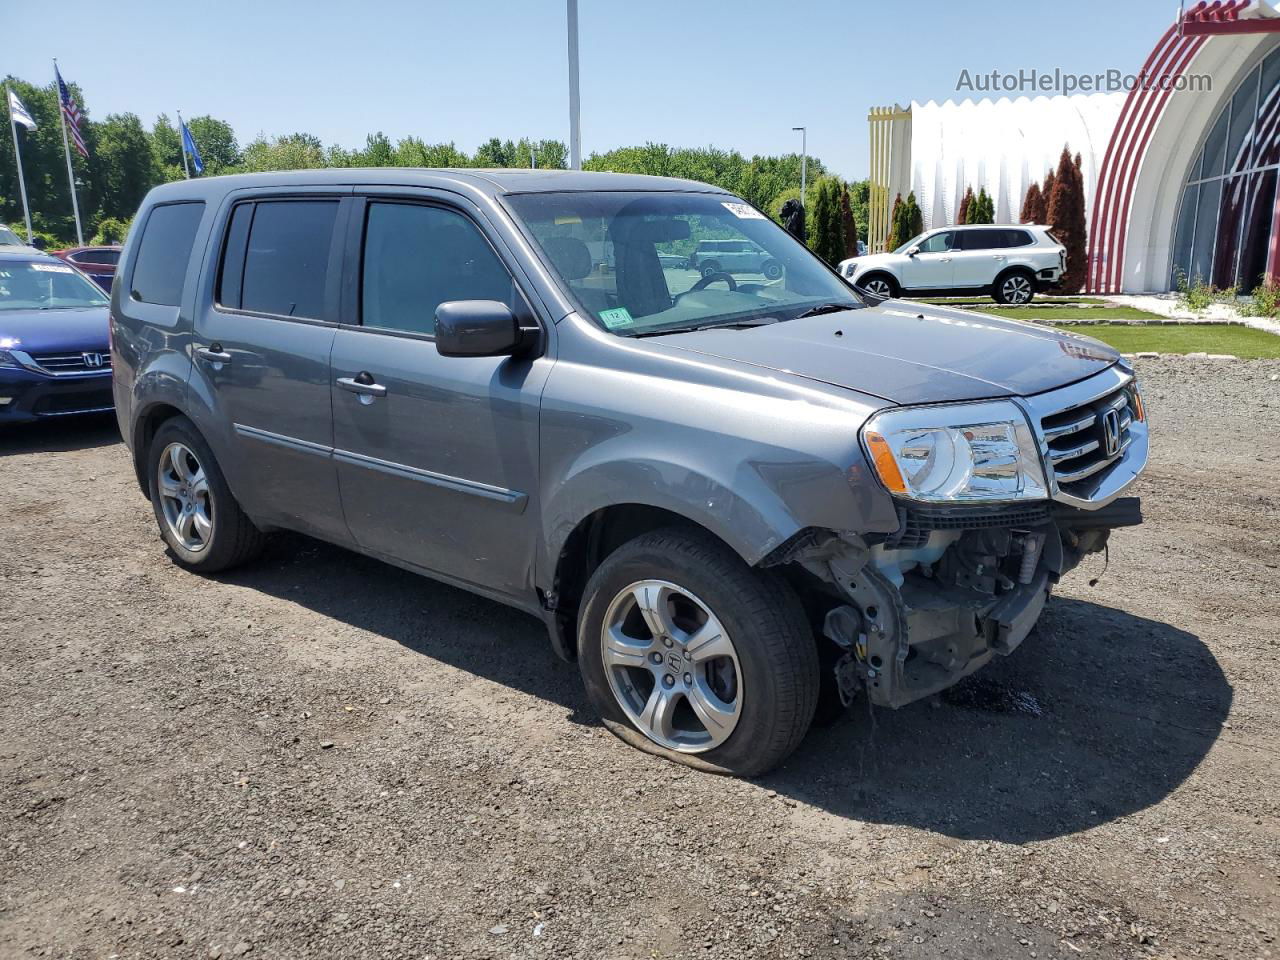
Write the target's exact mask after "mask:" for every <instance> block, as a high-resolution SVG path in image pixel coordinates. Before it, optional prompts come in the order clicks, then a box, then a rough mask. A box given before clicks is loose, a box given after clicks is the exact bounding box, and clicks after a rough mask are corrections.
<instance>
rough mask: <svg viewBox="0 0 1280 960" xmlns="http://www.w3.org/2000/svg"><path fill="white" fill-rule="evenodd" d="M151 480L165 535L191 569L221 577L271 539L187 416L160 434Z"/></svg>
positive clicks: (150, 456)
mask: <svg viewBox="0 0 1280 960" xmlns="http://www.w3.org/2000/svg"><path fill="white" fill-rule="evenodd" d="M147 477H148V478H149V484H150V491H151V507H152V510H153V511H154V513H155V517H156V523H157V524H158V525H159V527H160V536H161V538H162V539H163V540H164V542H165V543H166V544H168V546H169V549H170V550H171V551H172V552H173V556H174V558H175V559H176V560H177V561H178V563H179V564H181V565H182V566H184V567H186V568H187V569H188V570H194V571H196V572H198V573H216V572H218V571H219V570H228V569H230V568H231V567H235V566H239V565H240V564H242V563H246V562H248V561H249V560H252V559H253V558H254V557H256V556H257V555H258V554H259V553H261V552H262V547H263V544H264V543H265V542H266V537H265V536H264V535H263V533H262V531H260V530H259V529H258V528H257V527H255V526H254V525H253V521H251V520H250V519H249V518H248V517H247V516H245V513H244V511H243V510H241V509H240V504H239V503H237V502H236V498H235V497H234V496H232V495H231V488H230V487H228V486H227V481H226V478H225V477H223V475H222V470H221V469H220V468H219V466H218V462H217V460H215V459H214V456H213V451H212V450H211V449H210V448H209V444H208V443H206V442H205V439H204V437H202V436H201V435H200V431H198V430H197V429H196V428H195V424H193V423H192V422H191V421H190V420H188V419H187V418H186V417H174V418H173V419H172V420H166V421H165V422H164V423H163V424H161V425H160V429H159V430H157V431H156V435H155V437H154V438H153V439H152V441H151V447H150V449H149V450H148V451H147Z"/></svg>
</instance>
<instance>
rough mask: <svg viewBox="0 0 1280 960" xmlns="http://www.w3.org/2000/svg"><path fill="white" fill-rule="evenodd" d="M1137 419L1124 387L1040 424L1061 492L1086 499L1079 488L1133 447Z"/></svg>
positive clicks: (1050, 462) (1132, 403)
mask: <svg viewBox="0 0 1280 960" xmlns="http://www.w3.org/2000/svg"><path fill="white" fill-rule="evenodd" d="M1135 416H1136V410H1135V407H1134V400H1133V393H1132V388H1131V386H1130V385H1129V384H1125V385H1124V386H1122V387H1119V388H1118V389H1116V390H1113V391H1111V392H1110V393H1107V394H1105V395H1104V396H1101V397H1099V398H1097V399H1096V400H1092V401H1090V402H1089V403H1086V404H1083V405H1081V406H1078V407H1073V408H1071V409H1069V410H1064V411H1062V412H1060V413H1055V414H1053V415H1051V416H1047V417H1045V418H1044V419H1043V420H1041V422H1040V426H1041V432H1042V435H1043V437H1044V441H1045V444H1046V445H1047V457H1048V461H1049V465H1050V466H1051V468H1052V469H1053V472H1054V475H1055V477H1056V478H1057V481H1058V489H1060V490H1062V491H1065V492H1066V493H1069V494H1079V495H1081V496H1085V495H1086V494H1085V492H1084V491H1083V490H1082V489H1078V485H1080V484H1082V482H1083V481H1085V480H1088V479H1089V478H1091V477H1093V476H1094V475H1095V474H1099V473H1102V472H1103V471H1104V470H1106V469H1107V468H1108V467H1110V466H1111V465H1112V464H1114V463H1115V462H1116V461H1118V460H1119V459H1120V458H1121V457H1123V456H1124V453H1125V451H1126V450H1128V449H1129V445H1130V444H1132V443H1133V431H1132V427H1133V421H1134V417H1135Z"/></svg>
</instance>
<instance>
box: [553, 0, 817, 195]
mask: <svg viewBox="0 0 1280 960" xmlns="http://www.w3.org/2000/svg"><path fill="white" fill-rule="evenodd" d="M570 2H572V0H570ZM791 129H792V130H799V131H800V206H802V207H803V206H804V191H805V187H806V186H807V185H808V184H807V183H806V180H807V174H808V172H809V171H808V165H809V128H808V127H792V128H791Z"/></svg>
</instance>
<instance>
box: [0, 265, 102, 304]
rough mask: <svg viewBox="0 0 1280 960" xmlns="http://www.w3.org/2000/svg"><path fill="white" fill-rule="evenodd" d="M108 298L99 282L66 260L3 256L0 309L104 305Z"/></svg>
mask: <svg viewBox="0 0 1280 960" xmlns="http://www.w3.org/2000/svg"><path fill="white" fill-rule="evenodd" d="M109 302H110V301H109V300H108V299H107V297H106V295H105V294H103V292H102V290H101V289H99V287H98V286H97V285H96V284H94V283H93V282H92V281H91V280H86V279H85V278H84V277H82V276H81V275H80V274H78V273H76V271H75V270H73V269H71V267H68V266H67V265H66V264H64V263H40V262H37V261H31V260H0V310H62V309H67V308H71V307H105V306H106V305H107V304H108V303H109Z"/></svg>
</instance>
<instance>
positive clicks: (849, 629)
mask: <svg viewBox="0 0 1280 960" xmlns="http://www.w3.org/2000/svg"><path fill="white" fill-rule="evenodd" d="M135 224H136V225H135V227H134V229H133V230H132V232H131V233H130V237H129V241H128V244H127V245H126V247H125V249H124V253H123V256H122V258H121V262H120V268H119V273H118V277H119V279H118V282H117V283H116V284H115V287H114V291H113V295H112V310H111V312H112V334H113V363H114V391H115V400H116V409H117V411H118V415H119V419H120V426H121V430H122V432H123V434H124V437H125V438H126V440H127V442H128V445H129V449H130V451H131V455H132V459H133V465H134V467H135V469H136V472H137V478H138V484H139V487H140V488H141V490H142V492H143V493H144V494H145V495H146V496H147V497H148V498H149V499H150V502H151V506H152V509H153V512H154V514H155V520H156V523H157V525H158V527H159V530H160V533H161V535H162V537H163V538H164V541H165V543H166V544H167V546H168V548H169V550H170V551H171V553H172V556H173V558H174V560H175V561H176V562H178V563H179V564H181V565H183V566H185V567H187V568H189V569H191V570H194V571H197V572H201V573H212V572H214V571H218V570H225V569H227V568H229V567H232V566H235V565H237V564H241V563H244V562H246V561H248V560H250V559H251V558H253V557H254V556H255V555H256V554H257V553H258V551H259V550H260V548H261V546H262V544H263V540H264V537H266V536H268V535H269V534H270V533H271V531H273V530H283V529H287V530H293V531H299V532H301V533H304V534H309V535H311V536H313V537H318V538H321V539H323V540H327V541H330V542H332V543H336V544H340V545H342V546H344V547H348V548H350V549H352V550H356V551H359V552H361V553H364V554H367V555H369V556H371V557H376V558H379V559H382V560H385V561H387V562H389V563H393V564H396V565H399V566H402V567H405V568H407V569H410V570H413V571H417V572H419V573H422V574H425V575H428V576H431V577H435V578H437V579H439V580H443V581H445V582H447V583H451V584H454V585H456V586H458V587H461V588H463V589H466V590H471V591H474V592H476V593H479V594H482V595H484V596H486V597H490V598H492V599H494V600H497V601H499V602H502V603H506V604H510V605H512V606H515V607H518V608H520V609H522V610H526V611H529V612H530V613H533V614H536V615H537V616H539V617H541V618H542V620H543V622H544V623H545V624H546V628H547V633H548V636H549V638H550V642H551V645H552V647H553V648H554V649H555V651H556V652H557V653H558V654H559V655H560V656H562V657H563V658H565V659H566V660H576V661H577V663H578V667H579V670H580V671H581V674H582V680H583V682H584V684H585V686H586V690H587V693H588V695H589V698H590V700H591V703H592V704H593V705H594V707H595V709H596V710H597V711H598V712H599V714H600V716H601V717H602V718H603V720H604V722H605V723H606V724H607V725H608V726H609V728H610V729H612V730H613V731H615V732H616V733H617V734H618V735H619V736H621V737H622V738H624V739H626V740H627V741H629V742H631V743H633V744H635V745H637V746H639V747H642V748H643V749H646V750H648V751H650V752H653V753H656V754H660V755H662V756H666V757H669V758H672V759H676V760H680V761H682V762H686V763H689V764H691V765H694V766H697V767H700V768H702V769H709V770H716V771H722V772H731V773H735V774H740V775H755V774H759V773H761V772H763V771H765V770H768V769H769V768H771V767H773V766H775V765H776V764H778V763H779V762H781V761H782V760H783V759H784V758H785V757H786V756H787V755H788V754H789V753H790V752H791V751H792V750H793V749H794V748H795V747H796V745H797V744H798V743H799V742H800V740H801V739H802V738H803V737H804V735H805V732H806V730H807V729H808V727H809V724H810V721H811V720H812V718H813V716H814V713H815V709H816V706H817V704H818V702H819V700H820V699H825V700H827V701H829V702H830V703H832V704H833V705H839V704H844V705H849V704H853V703H855V702H857V701H862V700H865V701H869V702H870V703H871V704H875V705H879V706H888V707H898V706H901V705H903V704H906V703H910V702H912V701H914V700H918V699H920V698H922V697H926V696H928V695H930V694H933V693H935V692H937V691H939V690H941V689H943V688H945V687H947V686H948V685H950V684H953V683H955V682H956V681H958V680H959V679H960V678H962V677H964V676H965V675H967V674H969V673H972V672H973V671H974V670H977V669H978V668H980V667H981V666H982V665H983V664H985V663H987V662H988V661H989V660H991V658H992V657H995V656H1004V655H1008V654H1010V653H1012V652H1013V651H1014V649H1015V648H1017V647H1018V645H1019V644H1021V643H1022V642H1023V640H1024V638H1026V637H1027V636H1028V634H1029V633H1030V631H1031V628H1032V626H1033V625H1034V624H1035V622H1036V619H1037V617H1038V616H1039V615H1040V612H1041V610H1042V609H1043V607H1044V605H1045V602H1046V600H1047V598H1048V596H1049V592H1050V590H1051V589H1052V587H1053V585H1054V584H1055V583H1056V582H1057V581H1058V580H1059V578H1061V577H1062V576H1063V574H1065V573H1066V572H1067V571H1068V570H1070V569H1071V568H1072V567H1074V566H1075V565H1076V564H1077V563H1079V561H1080V560H1081V558H1082V557H1084V556H1085V555H1086V554H1089V553H1093V552H1097V551H1100V550H1102V549H1103V548H1104V547H1105V546H1106V545H1107V541H1108V537H1109V536H1110V533H1111V530H1112V529H1113V528H1116V527H1122V526H1128V525H1132V524H1136V523H1138V522H1140V521H1141V514H1140V511H1139V505H1138V501H1137V500H1136V499H1135V498H1131V497H1129V498H1127V497H1122V496H1121V494H1122V493H1123V492H1124V491H1125V489H1126V488H1127V487H1128V486H1129V485H1130V483H1131V482H1132V481H1133V480H1134V478H1135V477H1137V475H1138V474H1139V472H1140V471H1141V470H1142V468H1143V466H1144V465H1145V462H1146V458H1147V425H1146V420H1145V414H1144V411H1143V407H1142V401H1141V397H1140V394H1139V392H1138V386H1137V383H1136V381H1135V378H1134V374H1133V371H1132V370H1131V369H1130V368H1129V367H1128V366H1126V365H1125V364H1124V363H1123V362H1122V361H1121V359H1120V357H1119V356H1118V355H1117V354H1116V352H1115V351H1114V350H1112V349H1111V348H1109V347H1106V346H1104V345H1102V344H1100V343H1098V342H1097V341H1094V340H1090V339H1088V338H1085V337H1079V336H1074V335H1070V334H1062V333H1057V332H1054V331H1051V330H1047V329H1044V328H1037V327H1033V326H1030V325H1026V324H1022V323H1017V322H1012V321H1003V320H999V319H994V318H989V317H983V316H980V315H975V314H973V313H964V312H959V311H954V310H948V309H940V308H939V309H935V308H929V307H923V306H919V305H915V304H906V303H901V302H895V301H887V302H886V301H882V300H880V299H878V298H872V297H870V296H867V295H865V294H857V293H855V292H854V291H853V290H852V289H851V288H850V287H849V286H848V285H847V284H846V283H845V282H844V281H843V280H842V279H841V278H840V277H839V275H838V274H837V273H835V272H834V271H832V270H831V269H830V268H828V267H827V266H826V265H824V264H823V263H822V262H821V261H820V260H818V259H817V258H816V257H814V256H813V255H812V254H811V253H810V252H809V251H808V250H806V249H805V247H804V246H803V245H801V244H799V243H798V242H796V241H795V240H794V239H793V238H792V237H791V236H790V235H789V234H787V233H786V232H785V231H783V230H782V229H781V228H780V227H778V226H777V225H776V224H774V223H773V222H772V221H771V220H769V219H768V218H766V217H765V216H763V215H762V214H761V213H760V212H759V211H757V210H756V209H755V208H754V207H752V206H750V205H749V204H747V203H745V202H743V201H742V200H741V199H739V198H737V197H735V196H732V195H730V194H728V193H725V192H723V191H720V190H717V189H715V188H712V187H708V186H706V185H704V184H698V183H692V182H685V181H676V180H667V179H659V178H650V177H640V176H623V175H612V174H600V173H578V172H568V171H542V170H539V171H536V172H524V171H510V172H498V171H484V170H475V171H465V172H464V171H431V170H397V169H389V170H353V169H342V170H338V169H334V170H308V171H297V172H292V173H279V174H260V175H250V176H234V177H212V178H201V179H198V180H189V181H183V182H178V183H170V184H166V185H164V186H161V187H157V188H156V189H155V190H153V191H151V193H150V194H148V196H147V197H146V200H145V201H144V203H143V205H142V208H141V209H140V211H139V212H138V215H137V219H136V221H135ZM707 238H710V239H713V240H716V241H723V240H725V239H726V238H730V239H733V240H735V241H736V242H740V243H743V244H751V245H753V246H755V247H758V248H759V249H760V250H762V251H765V252H766V253H767V255H768V257H769V258H770V259H771V260H772V261H773V262H775V263H776V264H777V265H778V271H779V272H778V276H777V278H776V279H775V280H767V279H765V278H763V277H760V278H756V279H754V280H751V279H747V278H735V277H734V276H733V274H732V273H730V272H726V271H721V272H714V273H712V274H710V275H708V276H701V275H699V274H698V273H697V272H696V271H693V270H672V269H665V270H664V269H663V264H662V260H661V254H663V253H670V252H671V251H672V250H677V249H697V245H698V244H699V243H700V242H701V241H702V240H704V239H707ZM606 248H607V249H608V250H610V251H612V257H611V260H610V261H609V262H607V263H606V262H603V261H602V260H601V258H600V257H599V256H596V255H593V251H599V250H602V249H606ZM863 297H865V299H863ZM249 582H250V583H251V582H252V581H251V580H250V581H249Z"/></svg>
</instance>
